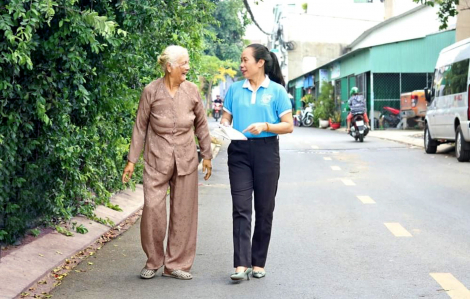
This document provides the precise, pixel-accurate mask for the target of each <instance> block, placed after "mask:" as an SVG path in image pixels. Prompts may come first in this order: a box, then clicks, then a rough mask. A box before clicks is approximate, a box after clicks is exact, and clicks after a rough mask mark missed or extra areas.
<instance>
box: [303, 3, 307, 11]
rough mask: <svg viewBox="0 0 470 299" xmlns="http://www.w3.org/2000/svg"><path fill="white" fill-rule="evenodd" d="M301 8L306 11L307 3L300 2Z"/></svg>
mask: <svg viewBox="0 0 470 299" xmlns="http://www.w3.org/2000/svg"><path fill="white" fill-rule="evenodd" d="M302 9H303V10H304V13H307V9H308V3H302Z"/></svg>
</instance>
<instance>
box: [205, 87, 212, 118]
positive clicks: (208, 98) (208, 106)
mask: <svg viewBox="0 0 470 299" xmlns="http://www.w3.org/2000/svg"><path fill="white" fill-rule="evenodd" d="M211 104H212V80H209V86H208V87H207V93H206V111H207V110H209V109H211V108H212V107H211Z"/></svg>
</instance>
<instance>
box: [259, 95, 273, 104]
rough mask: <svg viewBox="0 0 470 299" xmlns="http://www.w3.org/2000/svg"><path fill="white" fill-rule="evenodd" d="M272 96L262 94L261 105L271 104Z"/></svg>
mask: <svg viewBox="0 0 470 299" xmlns="http://www.w3.org/2000/svg"><path fill="white" fill-rule="evenodd" d="M272 98H273V96H272V95H271V94H263V97H262V98H261V104H262V105H269V104H270V103H271V100H272Z"/></svg>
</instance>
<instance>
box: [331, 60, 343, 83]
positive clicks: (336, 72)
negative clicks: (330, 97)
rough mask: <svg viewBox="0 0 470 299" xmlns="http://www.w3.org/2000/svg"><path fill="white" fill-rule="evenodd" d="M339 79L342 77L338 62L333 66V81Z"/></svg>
mask: <svg viewBox="0 0 470 299" xmlns="http://www.w3.org/2000/svg"><path fill="white" fill-rule="evenodd" d="M339 77H341V67H340V65H339V61H337V62H335V63H333V65H332V66H331V79H338V78H339Z"/></svg>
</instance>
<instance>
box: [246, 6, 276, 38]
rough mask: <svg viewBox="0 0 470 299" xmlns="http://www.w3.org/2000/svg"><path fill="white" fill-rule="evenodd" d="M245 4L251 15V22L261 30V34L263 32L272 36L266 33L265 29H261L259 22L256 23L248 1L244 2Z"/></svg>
mask: <svg viewBox="0 0 470 299" xmlns="http://www.w3.org/2000/svg"><path fill="white" fill-rule="evenodd" d="M243 3H244V4H245V7H246V10H247V11H248V13H249V14H250V16H251V20H252V21H253V23H255V25H256V27H258V29H259V30H260V31H261V32H263V33H264V34H266V35H271V33H267V32H266V31H264V30H263V29H261V27H260V26H259V25H258V22H256V20H255V17H254V16H253V12H251V8H250V5H249V4H248V0H243Z"/></svg>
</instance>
